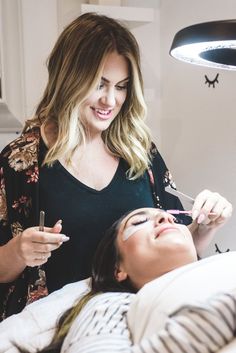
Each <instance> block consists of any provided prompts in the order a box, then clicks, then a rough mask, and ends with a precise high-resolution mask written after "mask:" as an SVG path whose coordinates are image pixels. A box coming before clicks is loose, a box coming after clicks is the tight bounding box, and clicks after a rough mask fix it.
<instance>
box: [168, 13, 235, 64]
mask: <svg viewBox="0 0 236 353" xmlns="http://www.w3.org/2000/svg"><path fill="white" fill-rule="evenodd" d="M170 55H171V56H173V57H174V58H176V59H179V60H182V61H186V62H189V63H191V64H196V65H201V66H208V67H213V68H221V69H227V70H236V20H225V21H212V22H203V23H198V24H195V25H192V26H189V27H186V28H183V29H182V30H180V31H179V32H177V33H176V35H175V37H174V39H173V43H172V45H171V48H170Z"/></svg>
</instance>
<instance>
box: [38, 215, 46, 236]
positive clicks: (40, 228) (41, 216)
mask: <svg viewBox="0 0 236 353" xmlns="http://www.w3.org/2000/svg"><path fill="white" fill-rule="evenodd" d="M44 220H45V212H44V211H40V213H39V230H40V231H41V232H43V231H44Z"/></svg>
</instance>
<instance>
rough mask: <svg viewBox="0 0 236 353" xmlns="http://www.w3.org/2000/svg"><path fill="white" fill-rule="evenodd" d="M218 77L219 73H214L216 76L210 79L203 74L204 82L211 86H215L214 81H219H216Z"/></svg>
mask: <svg viewBox="0 0 236 353" xmlns="http://www.w3.org/2000/svg"><path fill="white" fill-rule="evenodd" d="M218 77H219V74H217V75H216V77H215V78H214V79H213V80H210V79H209V78H208V77H207V75H205V79H206V80H205V84H206V83H207V84H208V87H211V86H213V88H215V83H219V81H218Z"/></svg>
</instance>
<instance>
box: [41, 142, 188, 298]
mask: <svg viewBox="0 0 236 353" xmlns="http://www.w3.org/2000/svg"><path fill="white" fill-rule="evenodd" d="M41 146H42V145H41ZM43 148H44V147H43ZM127 169H128V165H127V163H126V162H125V161H124V160H122V159H120V162H119V165H118V168H117V170H116V173H115V175H114V177H113V179H112V180H111V182H110V184H109V185H108V186H107V187H105V188H104V189H102V190H101V191H97V190H94V189H92V188H90V187H88V186H87V185H85V184H83V183H82V182H80V181H79V180H78V179H76V178H75V177H74V176H73V175H71V174H70V173H69V172H68V171H67V170H66V169H65V168H64V167H63V166H62V165H61V164H60V162H58V161H57V162H56V163H55V164H54V165H53V167H47V166H43V167H42V168H41V169H40V183H39V195H40V208H41V209H42V210H44V211H45V225H46V226H49V227H52V226H53V225H54V224H55V223H56V222H57V221H58V220H59V219H61V220H62V233H63V234H66V235H67V236H69V237H70V240H69V241H68V242H66V243H64V244H62V246H61V247H60V248H59V249H57V250H55V251H53V252H52V256H51V257H50V258H49V259H48V262H47V263H46V264H45V270H46V277H47V285H48V290H49V292H52V291H54V290H56V289H58V288H60V287H62V286H63V285H65V284H67V283H69V282H74V281H78V280H81V279H84V278H86V277H89V276H90V269H91V263H92V258H93V255H94V252H95V250H96V248H97V245H98V243H99V241H100V240H101V238H102V237H103V235H104V233H105V231H106V229H107V228H109V227H110V226H111V225H112V223H113V222H114V221H116V220H117V219H119V218H120V217H121V216H122V215H123V214H124V213H126V212H128V211H130V210H134V209H136V208H141V207H155V205H154V202H153V196H152V192H151V185H150V179H149V176H148V173H145V174H144V175H143V176H142V177H140V178H138V179H136V180H129V179H128V178H127V177H126V171H127ZM153 171H154V174H156V175H155V179H156V192H157V194H158V196H159V198H160V205H162V206H163V208H174V207H176V199H177V198H175V197H172V195H170V197H169V196H168V200H167V199H166V197H167V196H166V194H167V193H166V192H164V181H163V180H164V174H165V173H166V171H167V169H166V166H165V164H164V162H163V160H162V158H161V156H160V155H159V154H158V155H156V157H155V158H154V160H153ZM177 200H178V199H177ZM164 206H165V207H164ZM178 207H181V208H182V206H181V205H178Z"/></svg>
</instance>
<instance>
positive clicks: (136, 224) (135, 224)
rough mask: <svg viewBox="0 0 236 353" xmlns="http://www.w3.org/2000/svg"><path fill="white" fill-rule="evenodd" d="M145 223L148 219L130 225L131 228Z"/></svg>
mask: <svg viewBox="0 0 236 353" xmlns="http://www.w3.org/2000/svg"><path fill="white" fill-rule="evenodd" d="M147 221H148V219H147V218H145V219H143V220H141V221H136V222H133V223H132V225H133V226H138V225H139V224H142V223H145V222H147Z"/></svg>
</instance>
